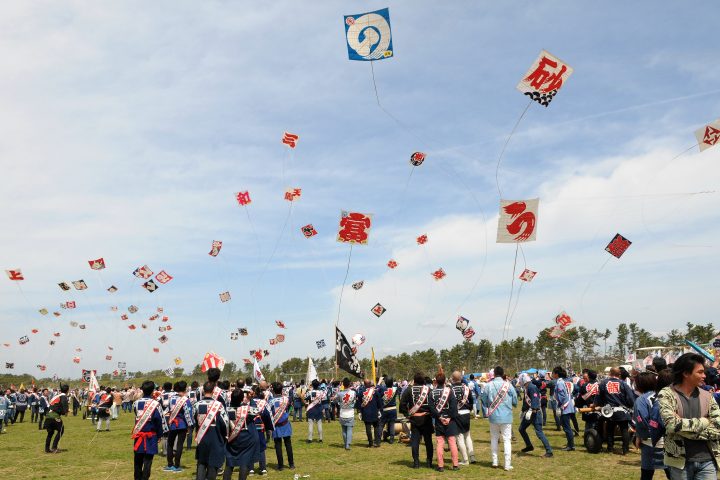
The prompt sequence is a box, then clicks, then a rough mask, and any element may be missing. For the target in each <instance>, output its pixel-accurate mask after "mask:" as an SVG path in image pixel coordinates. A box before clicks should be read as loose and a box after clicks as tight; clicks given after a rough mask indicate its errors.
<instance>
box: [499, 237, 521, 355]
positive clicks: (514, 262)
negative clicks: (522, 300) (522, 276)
mask: <svg viewBox="0 0 720 480" xmlns="http://www.w3.org/2000/svg"><path fill="white" fill-rule="evenodd" d="M519 250H520V242H515V260H513V271H512V280H511V282H510V298H508V306H507V311H506V312H505V323H504V324H503V336H502V339H503V341H504V340H505V337H506V333H507V329H508V327H509V325H508V318H510V307H511V306H512V298H513V291H514V290H515V270H516V268H517V257H518V251H519Z"/></svg>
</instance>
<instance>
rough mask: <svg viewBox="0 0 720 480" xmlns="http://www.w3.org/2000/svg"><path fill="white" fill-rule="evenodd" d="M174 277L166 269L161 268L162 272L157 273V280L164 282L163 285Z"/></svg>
mask: <svg viewBox="0 0 720 480" xmlns="http://www.w3.org/2000/svg"><path fill="white" fill-rule="evenodd" d="M172 279H173V277H172V276H170V274H168V273H167V272H166V271H165V270H160V272H159V273H158V274H157V275H155V280H157V281H158V282H160V283H162V284H163V285H165V284H166V283H168V282H169V281H170V280H172Z"/></svg>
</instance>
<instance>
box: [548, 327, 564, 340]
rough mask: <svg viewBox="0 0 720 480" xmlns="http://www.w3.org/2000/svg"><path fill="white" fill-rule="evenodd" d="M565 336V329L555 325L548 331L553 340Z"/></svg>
mask: <svg viewBox="0 0 720 480" xmlns="http://www.w3.org/2000/svg"><path fill="white" fill-rule="evenodd" d="M562 334H563V329H562V327H561V326H560V325H555V326H554V327H552V328H550V329H548V335H550V337H552V338H560V337H561V336H562Z"/></svg>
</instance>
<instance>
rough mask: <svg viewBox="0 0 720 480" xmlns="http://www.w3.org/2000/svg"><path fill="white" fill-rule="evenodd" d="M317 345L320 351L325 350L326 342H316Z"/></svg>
mask: <svg viewBox="0 0 720 480" xmlns="http://www.w3.org/2000/svg"><path fill="white" fill-rule="evenodd" d="M315 345H316V346H317V348H318V349H320V348H325V340H317V341H316V342H315Z"/></svg>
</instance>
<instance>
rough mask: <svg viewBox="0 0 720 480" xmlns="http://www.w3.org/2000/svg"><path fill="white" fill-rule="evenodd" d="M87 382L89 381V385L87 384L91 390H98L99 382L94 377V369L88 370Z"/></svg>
mask: <svg viewBox="0 0 720 480" xmlns="http://www.w3.org/2000/svg"><path fill="white" fill-rule="evenodd" d="M89 383H90V385H89V387H90V390H93V391H95V392H97V391H98V390H100V384H99V383H98V381H97V377H95V370H91V371H90V381H89Z"/></svg>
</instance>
